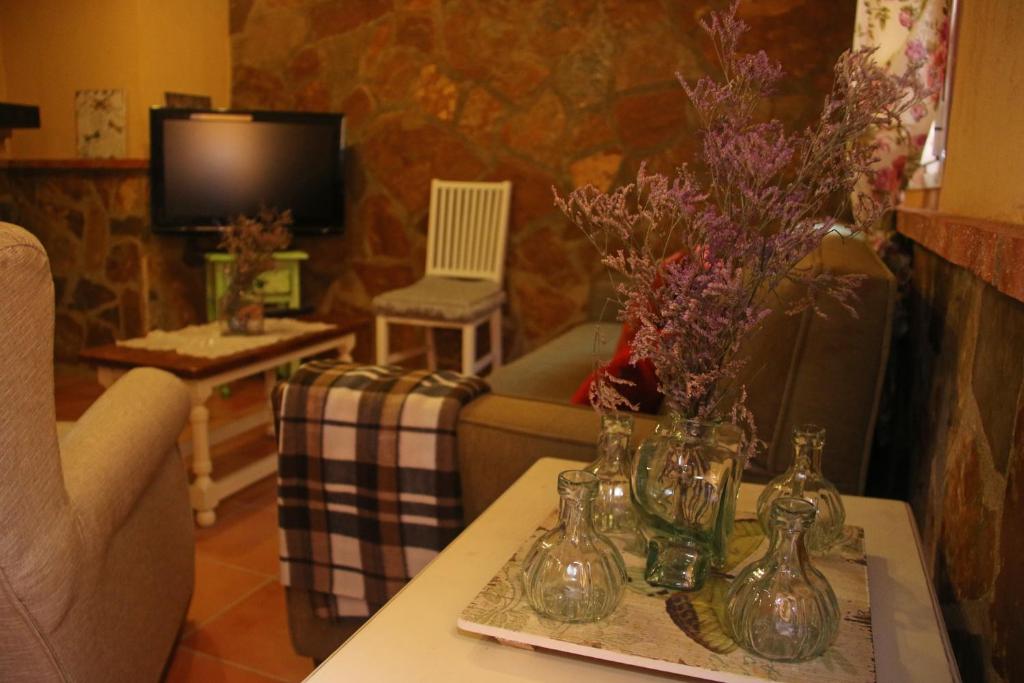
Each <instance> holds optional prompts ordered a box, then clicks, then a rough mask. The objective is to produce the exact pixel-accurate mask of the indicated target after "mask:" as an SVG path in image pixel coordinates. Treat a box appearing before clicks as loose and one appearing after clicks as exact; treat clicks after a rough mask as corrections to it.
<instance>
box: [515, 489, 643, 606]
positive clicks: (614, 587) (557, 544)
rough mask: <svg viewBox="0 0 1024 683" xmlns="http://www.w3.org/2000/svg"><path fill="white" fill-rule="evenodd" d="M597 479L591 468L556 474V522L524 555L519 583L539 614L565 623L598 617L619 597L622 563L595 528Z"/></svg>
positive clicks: (611, 546) (622, 571)
mask: <svg viewBox="0 0 1024 683" xmlns="http://www.w3.org/2000/svg"><path fill="white" fill-rule="evenodd" d="M597 490H598V479H597V477H596V476H595V475H593V474H591V473H590V472H584V471H583V470H567V471H565V472H562V473H561V474H559V475H558V495H559V497H560V498H561V501H560V503H559V510H558V524H557V525H556V526H555V528H553V529H551V530H550V531H548V532H547V533H545V534H544V535H543V536H541V537H540V538H539V539H537V542H536V543H535V544H534V545H533V547H532V548H531V549H530V551H529V552H528V553H527V554H526V557H525V558H524V560H523V585H524V588H525V589H526V597H527V599H528V600H529V601H530V605H531V606H532V607H533V608H534V609H535V610H537V612H539V613H540V614H541V615H543V616H545V617H549V618H551V619H557V620H559V621H568V622H588V621H597V620H598V619H602V618H604V617H606V616H608V615H609V614H611V613H612V612H613V611H614V610H615V607H616V606H617V605H618V604H619V600H620V599H621V598H622V591H623V588H624V586H625V584H626V565H625V564H624V563H623V561H622V555H620V554H619V551H618V550H617V549H616V548H615V544H613V543H612V542H611V541H610V540H609V539H608V538H607V537H606V536H604V535H603V534H600V533H598V532H597V531H596V530H595V529H594V524H593V521H592V508H593V504H594V498H595V497H596V496H597Z"/></svg>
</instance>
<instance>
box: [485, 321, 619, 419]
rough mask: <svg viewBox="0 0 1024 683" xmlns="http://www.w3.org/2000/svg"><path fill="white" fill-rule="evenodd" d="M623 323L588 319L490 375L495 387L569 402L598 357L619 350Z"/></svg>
mask: <svg viewBox="0 0 1024 683" xmlns="http://www.w3.org/2000/svg"><path fill="white" fill-rule="evenodd" d="M621 327H622V326H621V325H620V324H619V323H594V324H590V323H586V324H583V325H577V326H576V327H574V328H572V329H571V330H569V331H568V332H566V333H564V334H562V335H561V336H559V337H556V338H555V339H553V340H551V341H549V342H547V343H546V344H544V345H543V346H541V347H540V348H538V349H534V350H533V351H531V352H530V353H528V354H526V355H525V356H522V357H521V358H518V359H516V360H515V361H513V362H511V363H509V364H508V365H504V366H502V367H500V368H498V369H497V370H495V371H494V372H493V373H491V374H490V375H489V376H488V377H487V381H488V382H489V383H490V385H491V391H493V392H494V393H496V394H501V395H503V396H513V397H516V398H527V399H533V400H537V401H546V402H549V403H564V404H568V403H569V399H570V398H572V395H573V392H575V391H576V389H577V388H578V387H579V385H580V382H582V381H583V379H584V378H585V377H586V376H587V375H588V374H589V373H590V372H591V371H592V370H593V369H594V361H595V360H596V359H600V360H602V361H605V360H608V359H609V358H610V357H611V356H612V353H613V352H614V351H615V343H616V341H617V340H618V338H619V331H620V329H621Z"/></svg>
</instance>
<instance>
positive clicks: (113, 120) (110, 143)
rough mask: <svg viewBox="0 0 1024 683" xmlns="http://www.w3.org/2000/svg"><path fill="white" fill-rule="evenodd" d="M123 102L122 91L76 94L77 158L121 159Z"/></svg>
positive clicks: (97, 91) (123, 144)
mask: <svg viewBox="0 0 1024 683" xmlns="http://www.w3.org/2000/svg"><path fill="white" fill-rule="evenodd" d="M125 118H126V117H125V101H124V91H123V90H79V91H77V92H75V119H76V127H77V130H78V156H80V157H85V158H90V159H109V158H114V157H124V156H125V154H126V151H125V150H126V147H127V145H126V138H125Z"/></svg>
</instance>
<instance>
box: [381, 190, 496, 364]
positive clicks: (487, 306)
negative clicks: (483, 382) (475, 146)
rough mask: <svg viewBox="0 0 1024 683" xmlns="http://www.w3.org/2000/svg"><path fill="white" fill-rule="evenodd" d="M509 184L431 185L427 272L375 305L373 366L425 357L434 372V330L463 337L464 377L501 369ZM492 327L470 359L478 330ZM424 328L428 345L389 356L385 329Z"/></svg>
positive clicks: (390, 293)
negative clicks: (485, 345) (487, 344)
mask: <svg viewBox="0 0 1024 683" xmlns="http://www.w3.org/2000/svg"><path fill="white" fill-rule="evenodd" d="M511 194H512V183H511V182H509V181H504V182H500V183H476V182H459V181H452V180H437V179H434V180H432V181H431V183H430V220H429V223H428V227H427V268H426V274H425V276H424V277H423V279H421V280H419V281H418V282H416V283H414V284H413V285H411V286H409V287H404V288H402V289H396V290H392V291H390V292H385V293H384V294H380V295H378V296H376V297H374V299H373V309H374V314H375V315H376V324H377V363H378V364H380V365H384V364H387V363H397V362H399V361H402V360H405V359H407V358H411V357H413V356H417V355H420V354H421V353H423V352H424V351H425V352H426V354H427V366H428V367H429V368H430V369H431V370H436V369H437V353H436V350H435V346H434V328H438V327H440V328H448V329H459V330H462V373H463V374H467V375H469V374H478V373H479V372H480V370H482V369H483V368H485V367H487V365H488V364H490V365H491V369H492V370H493V369H495V368H498V367H500V366H501V306H502V304H503V303H505V291H504V289H503V287H502V278H503V276H504V272H505V246H506V241H507V237H508V210H509V198H510V197H511ZM487 321H490V337H491V350H490V353H488V354H487V355H486V356H484V357H483V358H479V359H478V358H477V357H476V330H477V328H478V327H479V326H480V325H481V324H483V323H485V322H487ZM392 323H393V324H399V325H417V326H421V327H423V328H425V333H426V345H425V347H418V348H414V349H409V350H406V351H402V352H398V353H393V352H392V351H391V350H390V348H389V346H388V325H389V324H392Z"/></svg>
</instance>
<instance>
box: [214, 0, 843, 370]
mask: <svg viewBox="0 0 1024 683" xmlns="http://www.w3.org/2000/svg"><path fill="white" fill-rule="evenodd" d="M726 4H727V3H726V0H716V1H714V2H705V1H693V0H691V1H687V2H674V1H673V2H669V1H667V0H666V1H663V0H506V1H497V0H453V1H450V2H449V1H444V2H442V1H441V0H365V1H361V2H348V1H344V0H327V1H318V2H312V1H308V2H307V1H303V0H297V1H295V2H280V1H279V0H232V1H231V32H232V35H231V41H232V64H233V70H234V73H233V79H232V103H233V106H235V107H239V108H266V109H302V110H332V111H340V112H344V113H345V114H346V115H347V121H348V127H347V134H348V141H349V144H350V145H351V150H350V151H351V152H352V153H351V154H350V155H349V164H348V169H347V180H348V189H347V201H348V208H347V212H348V228H347V233H346V234H345V235H344V236H341V237H328V238H316V239H315V240H314V239H300V240H299V241H298V247H299V248H305V249H306V250H307V251H309V252H310V254H311V255H312V259H311V261H310V263H309V268H308V272H307V275H306V276H305V278H304V281H303V287H304V292H305V293H306V294H307V295H308V296H307V301H309V302H313V303H317V304H318V305H319V307H320V309H321V311H323V312H329V311H330V312H335V313H352V312H366V311H367V310H368V308H369V302H370V299H371V298H372V297H373V296H374V295H375V294H378V293H379V292H382V291H386V290H388V289H392V288H395V287H399V286H403V285H406V284H409V283H411V282H413V281H414V280H415V279H416V278H417V277H419V276H420V275H421V274H422V270H423V264H424V259H425V245H426V223H427V219H426V212H427V206H428V188H429V182H430V179H431V178H432V177H440V178H448V179H462V180H466V179H488V180H499V179H510V180H512V182H513V201H512V209H511V226H510V235H509V255H508V262H507V263H508V268H507V273H508V276H507V280H506V289H507V291H508V293H509V305H508V315H507V316H506V337H507V339H508V342H507V345H508V346H509V347H510V352H511V354H512V355H515V354H517V353H521V352H522V351H524V350H528V349H530V348H532V347H534V346H536V345H537V344H539V343H541V342H543V341H544V340H546V339H548V338H550V337H552V336H554V335H555V334H557V333H558V332H560V331H561V330H563V329H564V328H565V327H567V326H568V325H570V324H572V323H573V322H574V321H575V320H578V319H579V318H581V317H582V309H583V303H584V301H585V299H586V296H587V291H588V287H589V282H590V281H591V279H592V278H593V276H594V275H595V273H596V272H597V264H596V258H595V255H594V252H593V250H592V248H591V246H590V245H589V244H588V243H587V242H585V241H584V239H583V238H582V236H581V235H580V234H578V232H577V231H576V230H575V229H574V228H572V227H570V226H568V225H567V224H566V222H565V221H564V220H563V219H562V218H561V216H560V215H559V214H558V213H557V212H556V211H555V210H554V208H553V206H552V191H551V188H552V187H553V186H554V187H556V188H558V190H559V191H561V192H565V191H567V190H569V189H571V188H572V187H575V186H578V185H581V184H584V183H594V184H595V185H597V186H599V187H602V188H608V187H610V186H613V185H616V184H619V183H622V182H625V181H627V180H628V178H629V177H630V176H631V175H633V174H635V171H636V169H637V167H638V165H639V163H640V162H641V160H643V159H649V160H650V164H651V166H653V167H654V168H655V169H657V170H662V171H669V170H671V169H672V168H674V167H675V165H677V164H678V163H679V162H680V161H682V160H683V159H685V158H687V157H688V155H689V154H690V153H691V152H692V151H693V146H694V142H695V141H694V138H693V134H692V132H693V128H694V121H693V114H692V112H691V111H690V110H689V109H688V107H687V105H686V103H685V101H684V97H683V93H682V90H681V88H680V87H679V85H678V83H677V82H676V80H675V73H676V72H677V71H678V72H681V73H682V74H683V75H684V76H685V77H687V78H691V79H692V78H695V77H697V76H700V75H701V74H704V73H707V72H708V71H709V70H711V69H712V68H713V55H712V54H711V53H710V51H709V47H708V45H707V43H706V41H704V40H703V34H702V32H701V31H700V29H699V28H698V27H697V18H698V17H700V16H701V15H702V14H704V13H705V12H706V11H707V10H708V9H709V8H713V7H719V8H720V7H724V6H725V5H726ZM854 8H855V2H854V1H853V0H829V1H828V2H821V1H820V0H758V1H756V2H755V1H753V0H751V1H750V2H746V3H744V5H743V8H742V10H741V11H742V13H743V18H744V19H745V20H746V21H748V23H750V25H751V27H752V31H751V33H750V34H749V38H748V40H747V42H746V44H745V47H746V48H748V49H757V48H764V49H766V50H767V51H768V52H769V53H770V54H771V55H772V56H774V57H776V58H778V59H780V60H782V61H783V63H784V66H785V68H786V70H787V72H788V73H789V74H790V76H789V78H788V79H787V80H786V81H785V83H784V85H783V89H782V91H781V92H780V93H779V95H778V97H776V98H775V99H774V101H773V102H772V104H771V106H770V107H769V109H770V112H771V113H772V114H774V115H776V116H778V117H780V118H782V119H783V120H785V121H787V122H789V123H805V122H807V121H808V120H809V119H810V118H811V117H812V116H814V115H815V113H816V110H817V107H819V106H820V103H821V100H822V97H823V94H824V92H825V90H826V89H827V88H828V87H829V85H830V83H831V73H832V65H833V64H834V62H835V60H836V58H837V56H838V55H839V53H840V52H841V51H842V50H843V49H844V48H845V47H847V46H849V44H850V37H851V35H852V30H853V15H854Z"/></svg>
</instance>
